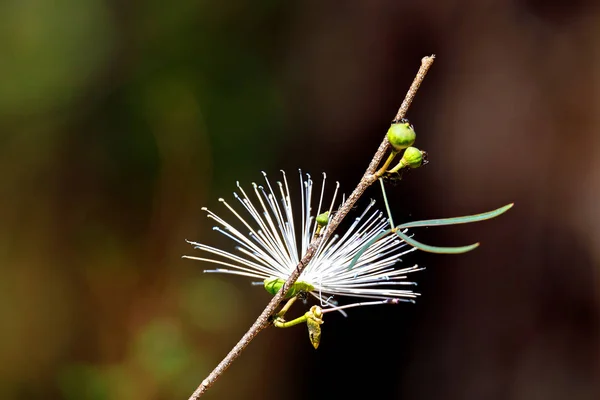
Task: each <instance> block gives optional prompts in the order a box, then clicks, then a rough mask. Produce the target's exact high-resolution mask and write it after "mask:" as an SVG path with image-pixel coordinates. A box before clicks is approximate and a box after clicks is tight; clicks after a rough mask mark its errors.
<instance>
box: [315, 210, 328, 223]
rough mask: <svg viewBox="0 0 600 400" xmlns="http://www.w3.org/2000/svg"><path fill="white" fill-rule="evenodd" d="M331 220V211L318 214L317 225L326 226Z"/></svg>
mask: <svg viewBox="0 0 600 400" xmlns="http://www.w3.org/2000/svg"><path fill="white" fill-rule="evenodd" d="M328 222H329V211H325V212H324V213H322V214H319V215H317V225H319V226H320V227H324V226H325V225H327V223H328Z"/></svg>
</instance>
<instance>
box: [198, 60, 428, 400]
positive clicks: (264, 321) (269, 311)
mask: <svg viewBox="0 0 600 400" xmlns="http://www.w3.org/2000/svg"><path fill="white" fill-rule="evenodd" d="M434 58H435V56H434V55H431V56H428V57H423V59H422V60H421V67H420V68H419V72H417V75H416V76H415V79H414V80H413V83H412V85H411V86H410V88H409V89H408V92H407V93H406V97H405V98H404V101H403V102H402V105H401V106H400V109H399V110H398V113H397V114H396V117H395V118H394V120H399V119H401V118H404V116H405V115H406V112H407V111H408V108H409V107H410V104H411V103H412V101H413V99H414V97H415V94H416V93H417V90H418V89H419V86H421V83H422V82H423V79H425V75H426V74H427V71H428V70H429V68H430V67H431V65H432V64H433V60H434ZM389 147H390V145H389V142H388V140H387V138H384V139H383V141H382V142H381V144H380V145H379V148H378V149H377V152H376V153H375V155H374V156H373V159H372V160H371V163H370V164H369V167H368V168H367V170H366V171H365V174H364V175H363V177H362V179H361V180H360V182H359V183H358V185H357V186H356V188H355V189H354V191H353V192H352V194H350V196H349V197H348V199H346V202H345V203H344V204H342V206H341V207H340V209H339V210H338V212H337V213H336V214H335V216H334V217H333V218H332V219H331V221H329V224H327V227H326V229H325V231H324V232H323V234H322V235H320V236H319V237H317V238H315V239H313V241H312V242H311V243H310V245H309V246H308V250H307V251H306V254H304V256H303V257H302V259H301V260H300V263H299V264H298V266H297V267H296V269H295V270H294V272H292V274H291V275H290V277H289V278H288V280H287V281H286V282H285V284H284V285H283V287H282V288H281V290H280V291H279V292H277V294H276V295H275V296H273V298H272V299H271V301H270V302H269V304H267V306H266V307H265V309H264V310H263V312H262V313H261V314H260V315H259V317H258V318H257V319H256V321H254V323H253V324H252V326H251V327H250V329H248V331H247V332H246V333H245V334H244V336H242V338H241V339H240V341H239V342H238V343H237V344H236V345H235V346H234V347H233V349H231V351H230V352H229V354H227V356H225V358H224V359H223V360H222V361H221V362H220V363H219V365H217V367H216V368H215V369H214V370H213V371H212V372H211V373H210V375H208V377H206V379H204V380H203V381H202V383H201V384H200V386H198V388H197V389H196V391H195V392H194V393H193V394H192V395H191V396H190V398H189V400H197V399H199V398H200V396H202V395H203V394H204V393H205V392H206V391H207V390H208V389H209V388H210V387H211V386H212V385H213V384H214V383H215V381H216V380H217V379H219V377H220V376H221V374H223V372H225V370H227V368H229V366H230V365H231V364H232V363H233V362H234V361H235V360H236V359H237V358H238V357H239V356H240V354H242V351H244V349H245V348H246V346H248V344H249V343H250V342H251V341H252V339H254V337H255V336H256V335H258V333H259V332H260V331H262V330H263V329H265V328H266V327H268V326H269V325H270V320H269V318H270V317H271V316H272V315H273V314H274V313H275V311H276V309H277V307H278V306H279V304H280V303H281V301H282V300H283V299H284V296H285V294H286V293H287V291H288V290H289V289H290V288H291V287H292V285H293V284H294V283H295V282H296V280H297V279H298V278H299V277H300V274H301V273H302V271H304V268H306V266H307V265H308V263H309V261H310V260H311V259H312V258H313V256H314V254H315V252H316V250H317V249H318V248H319V244H320V243H321V242H322V241H326V240H327V239H329V237H330V236H331V234H332V233H333V231H334V230H335V229H336V228H337V227H338V225H339V224H340V222H342V220H343V219H344V217H345V216H346V215H347V214H348V213H349V212H350V210H351V209H352V207H354V204H355V203H356V201H357V200H358V199H359V198H360V197H361V196H362V195H363V193H364V192H365V190H367V188H368V187H369V186H371V185H372V184H373V183H374V182H375V181H376V180H377V177H376V176H375V175H374V173H375V170H376V169H377V166H378V165H379V164H380V163H381V160H382V158H383V156H384V155H385V153H386V152H387V151H388V149H389Z"/></svg>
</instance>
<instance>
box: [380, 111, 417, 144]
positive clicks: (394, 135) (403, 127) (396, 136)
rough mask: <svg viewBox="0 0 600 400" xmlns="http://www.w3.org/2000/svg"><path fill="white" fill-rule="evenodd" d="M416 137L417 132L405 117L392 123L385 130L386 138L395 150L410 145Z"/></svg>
mask: <svg viewBox="0 0 600 400" xmlns="http://www.w3.org/2000/svg"><path fill="white" fill-rule="evenodd" d="M416 137H417V134H416V133H415V130H414V128H413V126H412V125H411V124H410V122H408V120H407V119H401V120H400V121H398V122H394V123H392V125H391V126H390V129H388V131H387V138H388V140H389V141H390V144H391V145H392V146H393V147H394V150H396V151H400V150H403V149H406V148H407V147H409V146H412V144H413V143H414V142H415V139H416Z"/></svg>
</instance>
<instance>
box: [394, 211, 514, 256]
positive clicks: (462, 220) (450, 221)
mask: <svg viewBox="0 0 600 400" xmlns="http://www.w3.org/2000/svg"><path fill="white" fill-rule="evenodd" d="M513 205H514V203H510V204H507V205H505V206H504V207H500V208H498V209H496V210H494V211H488V212H485V213H482V214H475V215H467V216H464V217H455V218H441V219H428V220H425V221H414V222H407V223H405V224H401V225H398V227H397V228H398V229H406V228H419V227H423V226H442V225H456V224H468V223H470V222H478V221H484V220H486V219H491V218H494V217H497V216H498V215H501V214H503V213H505V212H506V211H508V210H509V209H510V208H511V207H512V206H513ZM419 248H420V247H419Z"/></svg>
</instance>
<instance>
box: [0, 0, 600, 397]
mask: <svg viewBox="0 0 600 400" xmlns="http://www.w3.org/2000/svg"><path fill="white" fill-rule="evenodd" d="M599 21H600V12H599V10H598V7H597V6H596V5H595V3H594V2H591V1H585V0H582V1H578V2H575V3H569V4H568V5H567V4H566V3H564V4H563V3H561V2H558V1H551V2H539V1H538V2H536V1H512V2H507V1H505V2H502V1H497V2H466V1H459V2H428V1H423V2H393V1H389V2H359V1H355V2H352V1H351V2H343V4H342V3H340V2H322V1H318V2H317V1H308V2H302V3H295V2H276V1H262V2H250V1H241V2H216V1H212V2H211V1H192V0H177V1H173V2H168V3H165V2H161V1H156V0H152V1H144V0H142V1H133V2H127V1H121V2H118V1H106V0H105V1H102V0H57V1H53V2H48V1H43V0H28V1H22V0H7V1H3V2H0V82H1V83H0V268H1V276H0V316H1V317H2V323H1V324H0V357H1V360H0V361H1V362H0V398H1V399H83V400H86V399H94V400H96V399H97V400H102V399H132V400H138V399H139V400H141V399H144V400H146V399H176V398H187V396H189V394H190V393H191V392H192V391H193V389H194V388H195V387H196V386H197V385H198V384H199V383H200V382H201V380H202V379H203V378H204V376H205V375H206V374H207V373H208V372H209V371H210V370H211V369H212V368H213V367H214V366H215V365H216V363H217V362H218V361H219V360H220V359H221V358H222V357H223V356H224V355H225V354H226V353H227V352H228V351H229V349H230V348H231V346H232V345H233V344H234V343H235V342H236V341H237V340H238V339H239V337H240V336H241V335H242V334H243V333H244V332H245V330H246V329H247V328H248V327H249V326H250V324H251V323H252V322H253V320H254V318H255V317H256V316H257V315H258V313H259V312H260V310H261V309H262V306H264V304H265V303H266V302H267V301H268V299H269V295H268V294H267V293H266V292H265V291H264V290H262V289H261V288H257V287H252V286H250V285H248V283H247V280H246V279H236V278H235V277H217V276H207V275H203V274H202V269H203V268H204V266H203V265H202V264H201V263H198V262H191V261H189V260H181V258H180V257H181V255H183V254H190V253H192V252H193V251H194V250H193V249H192V248H190V246H189V245H187V243H185V241H184V239H192V240H196V241H202V242H206V243H209V244H211V245H215V246H228V245H229V244H228V242H227V241H226V240H223V239H222V238H220V237H219V236H218V234H216V233H215V232H213V231H212V230H211V227H212V222H211V221H210V220H207V219H206V218H205V215H204V213H202V211H201V210H200V208H201V207H202V206H209V207H210V208H217V209H218V208H219V207H220V204H219V203H218V202H217V199H218V198H219V197H224V198H226V199H228V200H231V199H232V195H231V192H232V191H233V190H234V188H235V181H236V180H239V181H240V182H241V183H242V184H246V186H247V184H248V183H249V182H251V181H252V180H256V181H258V180H259V179H260V172H259V171H260V170H266V171H268V172H276V171H278V170H279V169H281V168H283V169H287V170H288V171H291V170H294V169H296V168H299V167H300V168H302V169H303V170H306V171H308V172H311V173H312V174H313V175H317V174H319V173H320V172H321V171H326V172H327V173H328V177H329V178H332V179H339V180H340V181H341V183H342V189H343V190H344V191H346V193H348V192H349V190H351V188H352V185H354V184H355V183H356V182H357V181H358V179H359V178H360V176H361V174H362V172H363V171H364V169H365V167H366V165H367V163H368V161H369V160H370V157H371V155H372V154H373V152H374V151H375V149H376V148H377V145H378V144H379V142H380V141H381V139H382V138H383V136H384V134H385V131H386V129H387V127H388V126H389V123H390V119H391V118H392V117H393V115H395V112H396V109H397V107H398V106H399V104H400V102H401V100H402V98H403V96H404V93H405V90H406V88H407V87H408V85H409V83H410V81H411V80H412V77H413V74H414V73H415V71H416V69H417V67H418V63H419V60H420V58H421V57H422V56H424V55H427V54H430V53H436V54H437V55H438V58H437V61H436V63H435V65H434V67H433V69H432V71H431V73H430V74H429V76H428V77H427V79H426V81H425V84H424V85H423V87H422V88H421V90H420V92H419V94H418V96H417V98H416V101H415V103H414V104H413V107H412V108H411V110H410V114H409V118H410V120H411V122H412V123H414V125H415V126H416V129H417V131H418V132H419V146H421V145H422V146H423V148H424V149H425V150H427V151H428V152H429V155H430V161H431V162H430V163H429V165H427V166H426V167H425V168H419V169H418V170H416V171H412V172H411V173H410V174H407V176H406V177H405V178H404V179H403V181H402V182H401V184H400V185H399V186H398V187H397V188H394V189H392V190H390V193H388V195H389V196H390V198H391V200H392V203H393V207H394V217H395V219H397V220H398V221H397V222H398V223H402V222H405V221H406V220H417V219H429V218H436V217H439V216H440V215H463V214H468V213H470V212H473V210H480V209H491V208H492V207H493V206H495V205H497V204H503V203H508V202H512V201H515V203H516V207H515V209H514V213H513V212H512V211H511V213H510V214H507V216H506V218H503V219H502V220H498V221H493V222H491V223H490V224H486V225H485V226H476V227H474V228H472V230H476V232H472V230H471V229H460V230H457V231H460V232H461V233H459V234H460V235H461V236H460V237H456V233H455V232H456V231H454V230H450V228H449V229H448V230H447V231H444V230H441V231H440V232H438V233H436V234H437V235H439V236H436V237H433V235H434V234H432V233H427V232H423V233H421V232H419V236H418V238H419V240H422V241H424V242H427V243H440V244H441V245H449V246H451V245H453V244H456V243H463V242H464V243H469V242H471V241H473V240H475V239H482V246H481V247H480V248H479V249H477V250H476V251H475V252H473V253H472V254H469V255H465V256H457V257H456V258H452V257H450V258H448V257H449V256H439V257H438V256H431V255H425V254H422V253H414V255H411V256H410V257H407V259H405V260H404V261H403V262H404V263H405V264H407V263H419V265H422V266H426V267H427V268H428V270H427V272H425V273H423V274H422V276H421V277H415V279H416V280H417V281H419V282H420V284H421V285H420V290H421V292H422V293H423V296H422V297H421V299H420V301H419V302H418V304H417V305H416V306H412V307H411V306H399V307H397V308H393V307H392V308H389V307H380V308H378V309H376V310H374V309H372V310H366V311H361V310H357V311H356V312H353V313H351V314H350V317H349V318H348V319H343V318H342V317H341V316H328V318H327V319H326V321H325V325H324V326H326V329H325V330H324V334H323V338H322V340H321V344H320V346H319V349H318V351H316V352H315V351H314V350H313V349H312V347H311V346H310V344H308V343H307V342H306V337H305V336H306V332H305V330H303V329H297V330H293V329H289V330H285V332H284V331H275V330H267V331H266V332H264V333H262V334H261V335H260V336H259V337H258V338H257V339H256V340H255V341H254V342H253V343H252V345H251V346H250V347H249V348H248V350H247V351H246V352H245V353H244V355H243V356H242V357H241V358H240V359H239V360H238V361H236V363H235V364H234V365H233V366H232V367H231V368H230V369H229V370H228V371H227V373H226V375H224V377H223V379H222V380H221V381H219V382H218V383H217V384H216V385H215V386H214V388H212V389H211V392H210V393H209V394H208V395H207V398H214V399H255V398H262V399H279V398H283V397H286V398H290V399H295V398H297V399H301V398H302V399H303V398H307V397H308V396H309V395H310V396H311V398H312V399H319V398H323V399H325V398H327V399H331V398H357V397H361V396H362V397H365V398H367V397H369V398H375V397H377V398H396V397H399V395H398V394H399V393H401V394H402V396H403V397H404V398H411V399H423V398H448V399H454V398H460V399H482V398H486V399H490V398H492V399H493V398H497V399H524V398H527V399H530V398H536V397H540V398H545V399H552V398H557V399H558V398H566V397H573V398H582V399H588V398H589V399H592V398H598V397H599V396H600V394H599V391H600V388H599V385H598V382H597V376H598V372H599V371H598V365H600V364H599V363H598V356H597V354H596V352H595V351H592V350H590V349H597V348H598V337H599V336H598V315H599V313H600V307H599V303H598V302H599V300H598V297H597V296H596V295H595V293H598V279H597V276H598V274H597V270H598V266H599V265H600V253H599V252H598V249H600V243H599V241H600V230H599V229H598V227H599V226H600V214H598V207H597V204H598V199H599V198H600V184H599V182H600V176H599V175H598V171H600V165H598V160H600V158H599V157H597V153H598V151H599V150H600V140H599V138H600V135H598V127H599V126H600V121H599V120H598V119H599V115H600V114H599V113H598V112H597V110H598V107H599V100H598V99H599V98H600V96H599V95H598V93H599V92H600V87H599V86H598V84H597V82H600V79H599V76H598V75H599V73H600V72H599V71H600V68H599V60H600V58H599V57H598V54H597V53H598V50H597V49H600V28H599V27H600V23H599ZM407 193H411V195H410V196H408V195H407ZM369 196H371V197H376V198H377V197H378V193H377V190H375V191H374V192H373V193H369ZM367 200H368V199H367ZM409 214H410V217H409ZM436 232H437V231H436ZM463 236H464V237H463ZM302 307H303V306H302V305H301V304H298V305H295V306H294V309H292V310H291V311H290V313H291V314H293V315H301V314H302V313H303V312H305V311H306V310H307V309H308V307H305V308H304V309H303V308H302ZM296 313H297V314H296ZM349 382H350V383H349ZM353 382H370V384H368V385H362V386H361V385H358V386H357V385H356V384H353ZM432 382H435V384H434V385H432V384H431V383H432ZM308 383H310V384H308ZM351 383H352V384H351ZM292 388H294V389H292Z"/></svg>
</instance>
